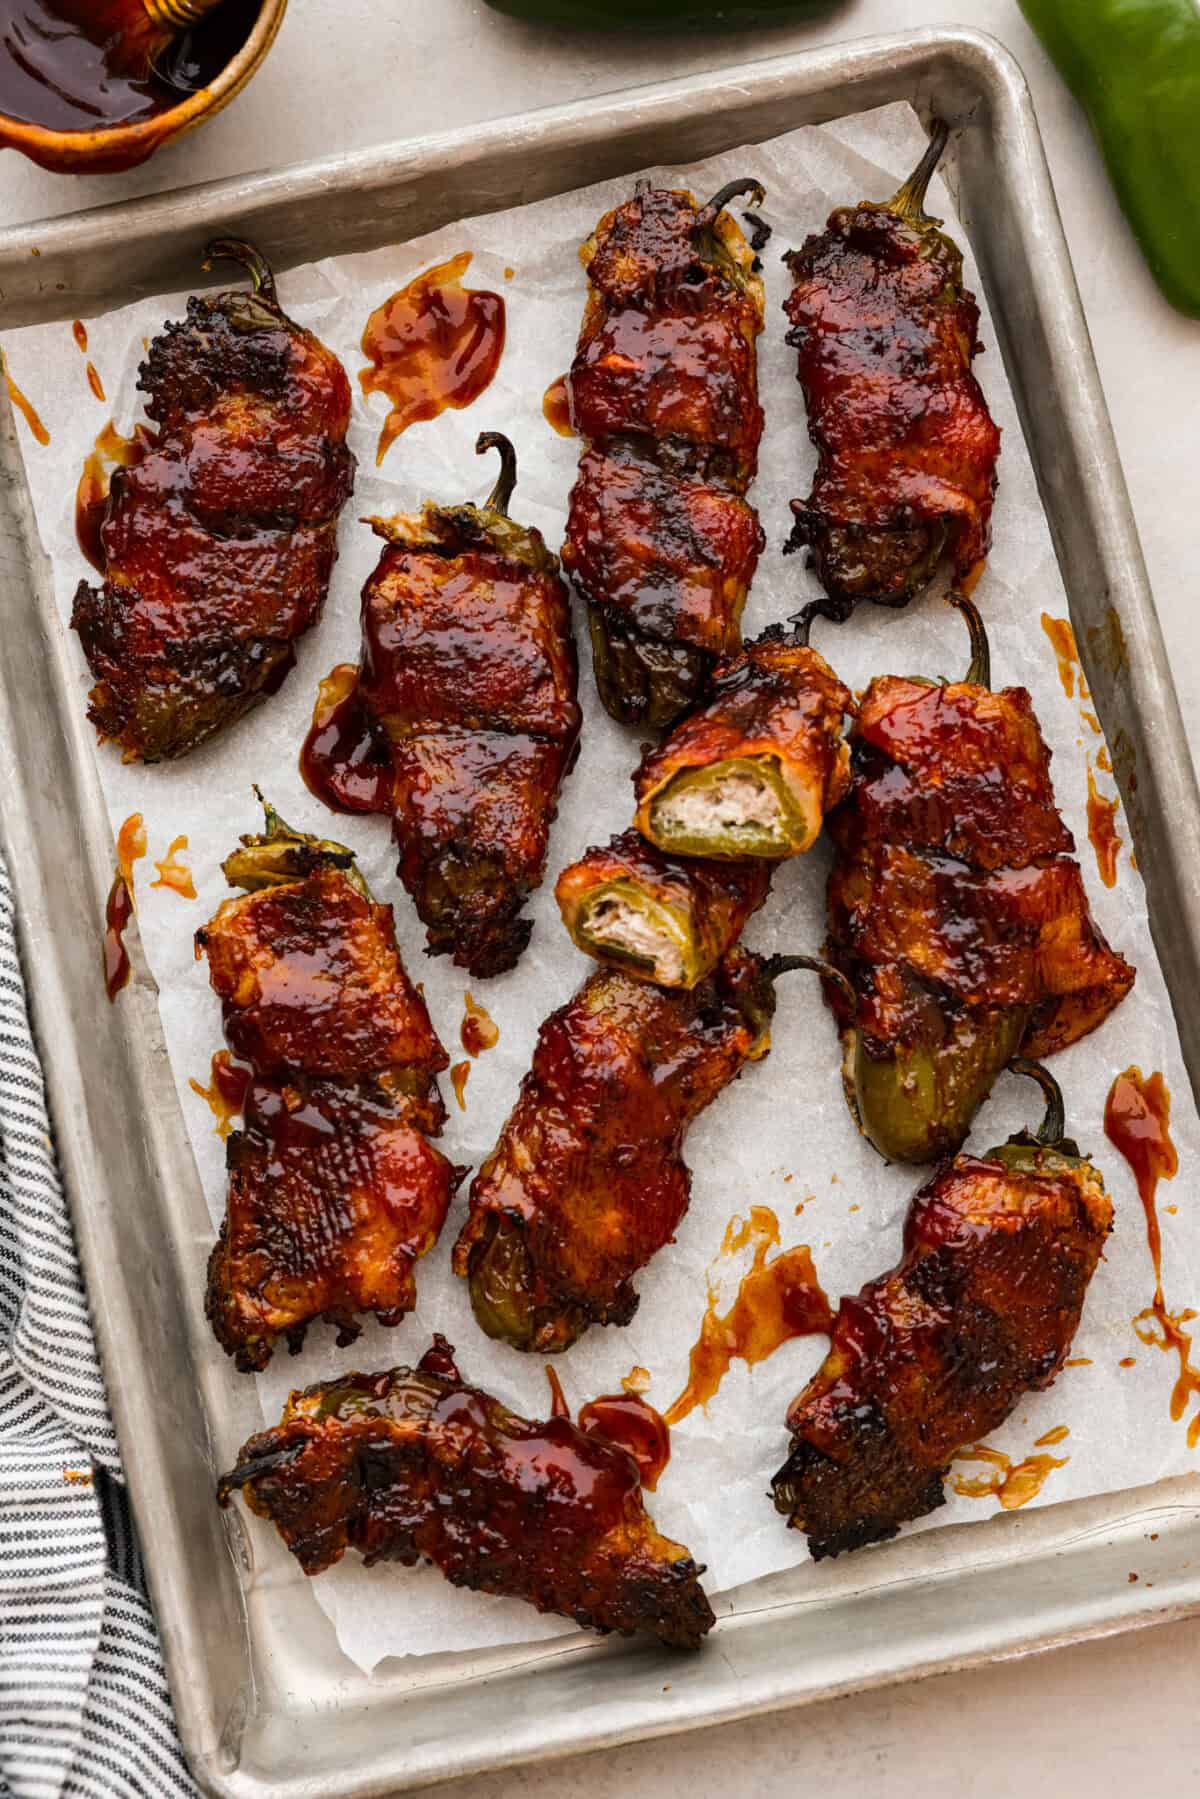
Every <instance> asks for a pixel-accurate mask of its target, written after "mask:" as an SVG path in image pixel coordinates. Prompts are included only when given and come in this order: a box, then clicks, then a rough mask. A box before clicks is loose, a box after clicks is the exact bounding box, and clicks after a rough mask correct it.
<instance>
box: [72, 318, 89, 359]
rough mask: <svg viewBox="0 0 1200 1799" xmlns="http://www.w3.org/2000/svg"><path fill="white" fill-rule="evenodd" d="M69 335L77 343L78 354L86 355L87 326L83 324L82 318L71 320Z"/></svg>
mask: <svg viewBox="0 0 1200 1799" xmlns="http://www.w3.org/2000/svg"><path fill="white" fill-rule="evenodd" d="M71 335H72V337H73V338H74V339H75V342H76V343H77V344H78V345H79V350H80V354H81V355H83V356H86V355H87V347H88V334H87V326H86V325H85V324H84V322H83V320H82V319H73V320H72V321H71Z"/></svg>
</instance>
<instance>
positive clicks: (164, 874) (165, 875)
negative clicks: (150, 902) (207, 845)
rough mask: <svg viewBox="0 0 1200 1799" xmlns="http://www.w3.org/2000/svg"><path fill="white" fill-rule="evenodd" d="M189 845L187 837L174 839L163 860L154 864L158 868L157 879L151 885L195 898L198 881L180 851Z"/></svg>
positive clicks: (188, 897)
mask: <svg viewBox="0 0 1200 1799" xmlns="http://www.w3.org/2000/svg"><path fill="white" fill-rule="evenodd" d="M187 846H188V840H187V838H186V837H176V838H173V839H172V842H171V845H170V847H169V849H168V850H167V853H166V855H165V856H164V857H163V859H162V861H161V862H156V863H155V864H154V866H155V868H157V870H158V879H157V881H151V883H150V885H151V887H166V888H169V889H170V891H171V892H172V893H177V894H179V896H180V898H181V899H195V897H196V883H195V881H194V880H193V879H192V871H191V869H190V868H189V867H188V865H187V863H186V862H183V861H181V860H180V852H181V851H183V850H185V849H186V848H187Z"/></svg>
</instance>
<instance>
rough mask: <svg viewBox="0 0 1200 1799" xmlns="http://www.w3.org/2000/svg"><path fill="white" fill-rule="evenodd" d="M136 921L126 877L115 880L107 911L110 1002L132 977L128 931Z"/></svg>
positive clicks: (106, 971)
mask: <svg viewBox="0 0 1200 1799" xmlns="http://www.w3.org/2000/svg"><path fill="white" fill-rule="evenodd" d="M132 917H133V900H132V898H131V896H130V892H129V888H128V887H127V886H126V884H125V879H124V876H123V875H120V874H116V875H114V876H113V884H112V886H111V887H110V888H109V890H108V903H107V905H106V906H105V908H104V989H105V992H106V993H107V994H108V997H109V1000H110V1001H112V1000H114V999H116V997H117V995H118V993H120V991H121V989H122V987H124V986H125V985H126V984H127V982H128V980H129V974H130V964H129V952H128V950H127V949H126V948H125V930H126V927H127V926H128V924H129V921H130V919H131V918H132Z"/></svg>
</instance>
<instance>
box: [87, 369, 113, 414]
mask: <svg viewBox="0 0 1200 1799" xmlns="http://www.w3.org/2000/svg"><path fill="white" fill-rule="evenodd" d="M87 379H88V386H89V387H90V388H91V390H92V392H93V393H94V394H95V396H96V398H97V399H98V400H99V401H100V404H101V405H103V404H104V402H105V400H106V399H107V398H108V395H107V394H106V393H105V391H104V383H103V381H101V379H100V376H99V373H98V371H97V369H96V365H95V363H94V362H89V363H88V365H87Z"/></svg>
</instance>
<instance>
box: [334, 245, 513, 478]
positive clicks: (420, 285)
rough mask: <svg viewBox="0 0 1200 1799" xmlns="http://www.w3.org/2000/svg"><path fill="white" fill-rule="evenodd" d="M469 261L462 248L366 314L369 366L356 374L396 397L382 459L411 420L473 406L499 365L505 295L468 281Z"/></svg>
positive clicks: (365, 384) (370, 388)
mask: <svg viewBox="0 0 1200 1799" xmlns="http://www.w3.org/2000/svg"><path fill="white" fill-rule="evenodd" d="M470 261H471V252H470V251H469V250H464V251H463V252H462V254H461V255H459V256H454V257H452V258H451V260H450V261H449V262H443V263H439V264H438V266H437V267H436V268H433V269H426V270H425V272H424V273H423V274H421V275H418V276H417V277H416V279H415V280H413V281H410V282H409V284H408V286H407V287H402V288H401V289H400V291H399V293H395V294H393V295H392V297H391V299H390V300H385V301H384V303H383V305H382V306H380V307H377V308H376V310H375V311H374V312H373V313H372V314H371V316H370V318H369V319H368V320H367V327H366V330H365V331H364V332H363V338H362V351H363V355H364V356H365V357H366V358H367V361H368V362H369V363H370V365H371V366H370V367H369V368H365V369H363V370H361V371H360V373H359V377H358V378H359V381H360V382H361V383H362V390H363V392H364V393H365V394H375V393H382V394H386V395H387V397H388V399H389V400H390V401H391V405H392V409H391V411H390V413H389V414H388V416H387V420H386V422H385V423H384V427H383V430H382V432H381V433H380V437H379V449H378V451H377V452H376V456H375V461H376V463H377V464H378V463H381V462H382V461H383V459H384V457H385V456H386V455H387V453H388V451H389V449H390V448H391V446H392V445H393V443H395V441H396V439H397V438H398V437H399V436H400V434H401V432H403V431H407V430H408V427H409V426H410V425H415V424H417V423H418V422H419V421H421V420H424V419H435V418H437V416H438V414H439V413H442V412H445V411H446V409H447V408H448V407H449V408H454V409H455V410H461V409H462V408H463V407H464V406H470V405H471V403H472V401H474V400H477V399H478V398H479V396H480V394H481V393H483V391H484V389H485V388H487V387H489V386H490V385H491V382H492V379H493V377H494V376H495V373H496V370H497V368H498V367H499V366H500V358H501V356H502V355H503V353H504V333H505V308H504V301H503V300H502V299H501V297H500V295H499V294H494V293H491V292H489V291H488V290H487V289H486V288H466V287H464V286H463V284H462V277H463V276H464V275H465V274H466V272H467V268H468V266H469V264H470Z"/></svg>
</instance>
